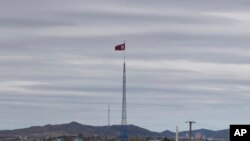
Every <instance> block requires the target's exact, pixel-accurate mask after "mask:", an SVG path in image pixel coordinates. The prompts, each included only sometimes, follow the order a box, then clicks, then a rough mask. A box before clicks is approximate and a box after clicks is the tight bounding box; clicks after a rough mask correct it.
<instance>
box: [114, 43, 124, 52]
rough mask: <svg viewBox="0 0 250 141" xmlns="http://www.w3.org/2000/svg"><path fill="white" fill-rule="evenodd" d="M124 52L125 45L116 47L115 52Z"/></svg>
mask: <svg viewBox="0 0 250 141" xmlns="http://www.w3.org/2000/svg"><path fill="white" fill-rule="evenodd" d="M122 50H125V43H123V44H120V45H116V46H115V51H122Z"/></svg>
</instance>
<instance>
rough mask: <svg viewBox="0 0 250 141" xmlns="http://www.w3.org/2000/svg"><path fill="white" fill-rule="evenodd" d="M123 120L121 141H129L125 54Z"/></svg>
mask: <svg viewBox="0 0 250 141" xmlns="http://www.w3.org/2000/svg"><path fill="white" fill-rule="evenodd" d="M122 90H123V91H122V120H121V141H128V136H127V104H126V64H125V53H124V64H123V89H122Z"/></svg>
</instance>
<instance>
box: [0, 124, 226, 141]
mask: <svg viewBox="0 0 250 141" xmlns="http://www.w3.org/2000/svg"><path fill="white" fill-rule="evenodd" d="M127 133H128V136H130V137H175V133H174V132H172V131H169V130H166V131H163V132H161V133H158V132H153V131H150V130H148V129H145V128H141V127H138V126H135V125H128V126H127ZM193 133H194V134H195V133H201V134H202V135H205V136H206V137H211V138H218V139H228V136H229V130H228V129H225V130H219V131H212V130H208V129H200V130H194V131H193ZM79 134H83V135H84V136H105V135H107V136H110V137H118V136H119V134H120V126H119V125H112V126H91V125H82V124H80V123H77V122H71V123H67V124H59V125H50V124H48V125H45V126H33V127H29V128H24V129H15V130H0V137H18V136H30V137H39V138H44V137H57V136H62V135H70V136H77V135H79ZM186 134H188V131H183V132H180V133H179V136H182V137H184V136H186Z"/></svg>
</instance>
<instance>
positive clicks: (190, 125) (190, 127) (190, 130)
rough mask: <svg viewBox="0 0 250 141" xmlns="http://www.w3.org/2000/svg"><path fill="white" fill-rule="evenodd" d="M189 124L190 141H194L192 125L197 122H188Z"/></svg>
mask: <svg viewBox="0 0 250 141" xmlns="http://www.w3.org/2000/svg"><path fill="white" fill-rule="evenodd" d="M186 123H189V141H192V124H194V123H196V122H195V121H186Z"/></svg>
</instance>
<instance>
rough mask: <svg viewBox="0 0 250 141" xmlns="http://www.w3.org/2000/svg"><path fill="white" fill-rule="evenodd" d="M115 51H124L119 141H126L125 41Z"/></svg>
mask: <svg viewBox="0 0 250 141" xmlns="http://www.w3.org/2000/svg"><path fill="white" fill-rule="evenodd" d="M115 50H116V51H124V63H123V85H122V119H121V134H120V141H128V135H127V103H126V63H125V41H124V43H123V44H120V45H117V46H115Z"/></svg>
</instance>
